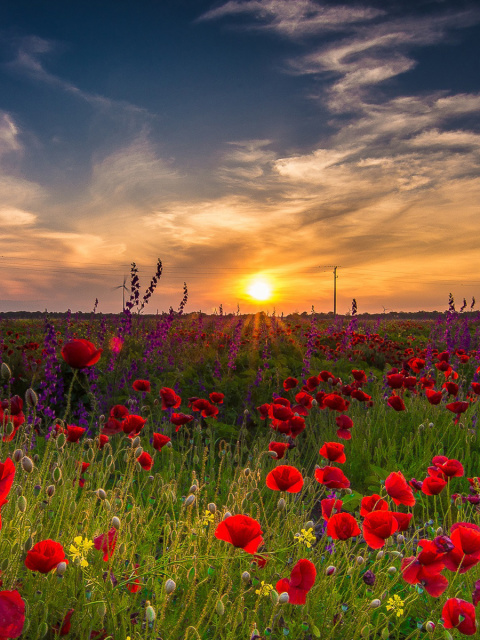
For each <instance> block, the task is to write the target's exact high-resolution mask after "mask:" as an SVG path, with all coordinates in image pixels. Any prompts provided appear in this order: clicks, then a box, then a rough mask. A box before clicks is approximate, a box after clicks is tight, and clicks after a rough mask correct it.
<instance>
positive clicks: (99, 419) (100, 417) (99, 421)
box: [98, 413, 106, 426]
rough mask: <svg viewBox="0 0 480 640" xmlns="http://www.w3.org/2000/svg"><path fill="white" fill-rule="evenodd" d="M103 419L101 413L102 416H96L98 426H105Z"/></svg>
mask: <svg viewBox="0 0 480 640" xmlns="http://www.w3.org/2000/svg"><path fill="white" fill-rule="evenodd" d="M105 419H106V418H105V416H104V415H103V413H102V415H100V416H98V424H99V425H100V426H102V424H105Z"/></svg>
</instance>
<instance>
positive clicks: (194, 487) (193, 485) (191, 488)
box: [188, 484, 198, 493]
mask: <svg viewBox="0 0 480 640" xmlns="http://www.w3.org/2000/svg"><path fill="white" fill-rule="evenodd" d="M197 489H198V486H197V485H196V484H192V486H191V487H190V489H189V490H188V493H195V492H196V491H197Z"/></svg>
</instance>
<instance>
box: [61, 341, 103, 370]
mask: <svg viewBox="0 0 480 640" xmlns="http://www.w3.org/2000/svg"><path fill="white" fill-rule="evenodd" d="M102 351H103V349H97V348H96V347H95V345H94V344H92V343H91V342H89V341H88V340H83V339H80V340H72V341H71V342H67V344H65V345H63V348H62V357H63V359H64V360H65V362H66V363H67V364H68V365H69V366H70V367H72V369H84V368H85V367H91V366H93V365H94V364H97V362H98V361H99V360H100V356H101V355H102Z"/></svg>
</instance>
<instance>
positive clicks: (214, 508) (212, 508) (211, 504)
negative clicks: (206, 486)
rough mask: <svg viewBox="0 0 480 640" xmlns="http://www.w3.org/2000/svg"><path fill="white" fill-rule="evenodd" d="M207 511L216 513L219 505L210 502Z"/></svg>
mask: <svg viewBox="0 0 480 640" xmlns="http://www.w3.org/2000/svg"><path fill="white" fill-rule="evenodd" d="M207 509H208V510H209V511H210V513H215V511H216V510H217V505H216V504H215V503H214V502H209V503H208V505H207Z"/></svg>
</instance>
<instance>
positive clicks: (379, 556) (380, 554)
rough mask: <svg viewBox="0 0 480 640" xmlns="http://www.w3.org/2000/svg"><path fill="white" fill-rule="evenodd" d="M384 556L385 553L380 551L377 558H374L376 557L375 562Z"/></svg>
mask: <svg viewBox="0 0 480 640" xmlns="http://www.w3.org/2000/svg"><path fill="white" fill-rule="evenodd" d="M384 555H385V551H383V550H380V551H379V552H378V553H377V556H376V557H377V560H381V559H382V558H383V556H384Z"/></svg>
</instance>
